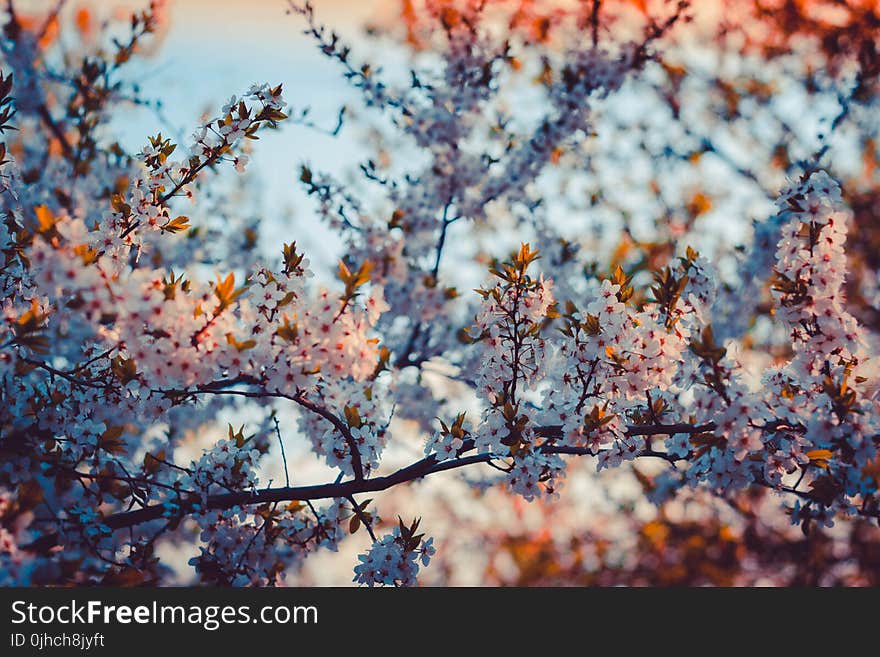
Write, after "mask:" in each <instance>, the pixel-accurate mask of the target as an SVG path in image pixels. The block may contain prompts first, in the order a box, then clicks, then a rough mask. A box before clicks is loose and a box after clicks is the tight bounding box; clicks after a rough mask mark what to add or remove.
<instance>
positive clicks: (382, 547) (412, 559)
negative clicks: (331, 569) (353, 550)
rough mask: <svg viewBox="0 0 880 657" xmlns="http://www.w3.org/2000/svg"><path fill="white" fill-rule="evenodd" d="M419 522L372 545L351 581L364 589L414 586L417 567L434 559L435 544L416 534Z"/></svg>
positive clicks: (361, 559)
mask: <svg viewBox="0 0 880 657" xmlns="http://www.w3.org/2000/svg"><path fill="white" fill-rule="evenodd" d="M418 527H419V521H418V520H415V521H413V523H412V524H410V525H408V526H407V525H406V524H404V522H403V520H401V521H400V523H399V525H398V526H396V527H395V528H394V529H392V530H391V532H390V533H388V534H385V535H384V536H383V537H382V538H380V539H377V540H376V541H374V542H373V545H372V546H371V547H370V549H369V550H368V551H367V553H366V554H362V555H359V556H358V560H359V561H360V563H359V564H358V565H356V566H355V567H354V580H353V581H355V582H357V583H358V584H363V585H365V586H370V587H373V586H414V585H415V584H416V583H417V582H416V576H417V575H418V574H419V567H420V565H421V566H427V565H428V564H429V563H430V562H431V557H432V556H433V555H434V552H435V549H434V545H433V543H434V540H433V539H431V538H428V539H425V538H424V534H417V533H416V531H417V530H418Z"/></svg>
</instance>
